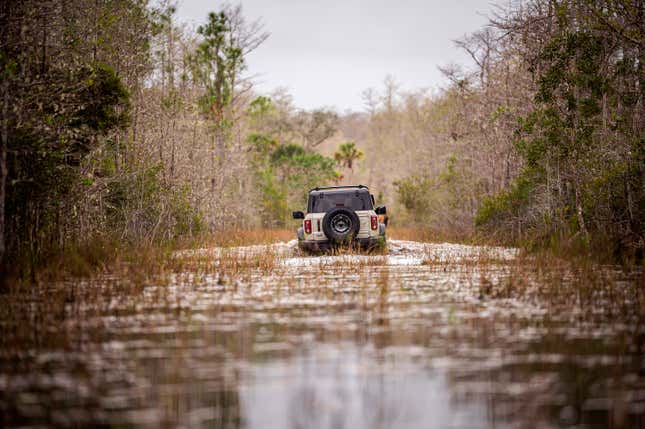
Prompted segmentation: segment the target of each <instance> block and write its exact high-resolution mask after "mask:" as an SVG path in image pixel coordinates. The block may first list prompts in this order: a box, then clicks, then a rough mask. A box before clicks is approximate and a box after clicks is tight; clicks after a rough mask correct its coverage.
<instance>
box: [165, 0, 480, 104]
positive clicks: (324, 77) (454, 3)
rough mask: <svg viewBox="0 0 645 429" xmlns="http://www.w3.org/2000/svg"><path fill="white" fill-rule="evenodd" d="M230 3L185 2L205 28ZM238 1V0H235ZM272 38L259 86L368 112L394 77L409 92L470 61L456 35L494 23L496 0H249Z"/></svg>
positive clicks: (260, 54)
mask: <svg viewBox="0 0 645 429" xmlns="http://www.w3.org/2000/svg"><path fill="white" fill-rule="evenodd" d="M222 3H223V2H220V1H212V0H211V1H203V0H180V3H179V9H178V13H177V18H178V21H180V22H184V23H188V24H194V25H197V24H199V23H202V22H203V21H204V19H205V17H206V15H207V14H208V12H210V11H212V10H218V9H219V8H220V7H221V5H222ZM231 3H232V4H237V3H236V2H235V1H232V2H231ZM241 3H242V7H243V12H244V15H245V16H246V18H247V19H248V20H249V21H252V20H255V19H258V18H260V19H261V20H262V22H263V23H264V26H265V29H266V30H267V31H268V32H269V33H270V36H269V39H268V40H267V41H266V42H265V43H264V44H263V45H262V46H260V47H259V48H258V49H257V50H256V51H255V52H253V53H251V54H250V55H249V57H248V58H247V60H248V73H249V74H251V75H253V76H255V78H254V81H255V83H256V89H257V91H258V92H261V93H268V92H270V91H272V90H273V89H275V88H277V87H286V88H287V89H288V91H289V93H290V94H291V95H292V96H293V98H294V102H295V104H296V105H297V106H298V107H302V108H308V109H309V108H314V107H322V106H326V107H332V108H336V109H338V110H339V111H343V110H345V109H351V110H363V100H362V98H361V92H362V91H363V90H365V89H366V88H369V87H374V88H376V89H377V90H379V89H381V88H382V82H383V79H384V78H385V76H386V75H387V74H391V75H392V76H393V77H394V78H395V80H396V81H397V82H398V83H399V84H400V85H401V88H402V89H404V90H405V89H417V88H429V89H431V90H434V89H437V88H439V87H440V86H442V85H443V84H445V82H446V81H445V80H444V78H443V77H442V76H441V73H440V72H439V71H438V70H437V66H441V65H446V64H449V63H459V64H468V58H467V56H466V55H465V54H464V53H463V52H461V51H459V50H458V49H456V48H455V47H454V44H453V43H452V40H454V39H457V38H460V37H462V36H463V35H464V34H466V33H469V32H472V31H475V30H477V29H479V28H480V27H481V26H483V25H484V24H486V22H487V18H486V15H488V14H489V12H490V10H491V7H492V6H491V2H490V1H489V0H446V1H442V0H399V1H384V0H273V1H271V0H242V1H241Z"/></svg>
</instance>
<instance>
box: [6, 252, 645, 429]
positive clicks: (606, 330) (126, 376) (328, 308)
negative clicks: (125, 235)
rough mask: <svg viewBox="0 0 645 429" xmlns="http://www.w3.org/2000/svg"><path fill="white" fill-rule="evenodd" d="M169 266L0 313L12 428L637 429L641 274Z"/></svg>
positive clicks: (402, 257)
mask: <svg viewBox="0 0 645 429" xmlns="http://www.w3.org/2000/svg"><path fill="white" fill-rule="evenodd" d="M175 257H176V258H177V259H180V260H186V261H188V262H187V263H186V264H185V265H184V266H183V267H182V268H181V269H179V270H177V272H175V273H173V274H172V275H170V276H169V278H168V279H166V280H165V281H163V282H158V283H153V284H150V283H145V284H144V285H134V284H133V282H132V281H131V279H128V278H116V277H112V278H110V277H105V278H101V279H98V280H96V281H93V282H76V283H66V284H64V285H54V286H52V288H51V290H48V291H44V292H40V293H34V292H31V293H25V294H24V296H21V297H20V299H16V297H13V298H12V302H11V303H8V302H7V301H6V298H3V299H5V301H3V302H2V310H1V313H0V323H1V326H2V333H3V336H4V338H3V340H2V344H3V350H2V355H1V360H0V413H1V414H2V420H0V423H4V426H16V427H20V426H24V427H27V426H29V427H37V426H57V427H91V426H96V425H97V424H99V425H103V426H104V427H186V428H188V427H211V428H238V427H248V428H348V429H349V428H352V429H353V428H435V427H436V428H504V427H512V428H525V427H526V428H549V427H578V428H582V427H585V428H587V427H589V428H595V427H614V428H622V427H624V428H639V427H640V428H642V427H645V359H644V356H645V327H644V326H643V312H642V309H641V308H640V305H639V302H641V301H639V300H640V299H642V294H643V285H642V279H643V277H642V274H641V273H632V274H629V275H628V274H625V273H623V272H621V271H619V270H616V269H615V268H613V267H598V269H597V270H598V272H599V273H597V274H598V275H597V276H595V277H594V279H596V280H594V281H593V282H592V280H586V279H581V276H582V273H579V272H575V271H574V272H572V271H571V270H568V269H564V268H562V269H557V268H555V267H541V266H540V264H539V263H538V261H534V260H532V259H530V258H529V259H522V261H521V262H518V252H517V251H516V250H514V249H504V248H482V247H472V246H462V245H453V244H421V243H415V242H409V241H396V240H391V241H390V244H389V254H387V255H339V256H302V255H298V254H297V252H296V251H295V243H293V242H291V243H281V244H275V245H272V246H250V247H244V248H233V249H202V250H194V251H184V252H180V253H178V254H176V255H175ZM191 261H192V262H191ZM195 261H197V262H195ZM585 281H589V282H590V283H589V285H588V286H585V285H581V284H580V283H581V282H585ZM61 290H65V291H69V290H72V291H74V292H73V293H71V292H65V293H61V292H60V291H61ZM70 294H71V295H70ZM52 297H56V298H55V299H58V300H62V302H58V303H56V302H53V300H55V299H54V298H52ZM52 313H55V314H52ZM0 426H2V424H0Z"/></svg>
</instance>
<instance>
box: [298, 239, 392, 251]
mask: <svg viewBox="0 0 645 429" xmlns="http://www.w3.org/2000/svg"><path fill="white" fill-rule="evenodd" d="M384 242H385V236H382V235H381V236H378V237H369V238H356V239H354V241H353V243H351V244H352V245H355V246H358V247H360V248H361V249H363V250H368V249H373V248H375V247H378V246H380V245H382V243H384ZM332 247H338V245H337V244H336V245H334V244H332V243H330V242H329V240H318V241H314V240H298V248H299V249H300V250H306V251H308V252H326V251H328V250H329V249H331V248H332Z"/></svg>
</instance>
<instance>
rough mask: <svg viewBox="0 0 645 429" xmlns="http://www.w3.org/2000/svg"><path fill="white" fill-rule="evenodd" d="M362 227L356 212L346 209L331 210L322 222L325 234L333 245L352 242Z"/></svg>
mask: <svg viewBox="0 0 645 429" xmlns="http://www.w3.org/2000/svg"><path fill="white" fill-rule="evenodd" d="M360 227H361V223H360V220H359V219H358V215H357V214H356V212H355V211H354V210H352V209H348V208H346V207H336V208H333V209H331V210H329V211H328V212H327V213H326V214H325V217H323V220H322V228H323V232H324V233H325V235H326V236H327V238H328V239H329V241H331V242H332V243H345V242H350V241H352V240H353V239H354V238H355V237H356V235H357V234H358V230H359V229H360Z"/></svg>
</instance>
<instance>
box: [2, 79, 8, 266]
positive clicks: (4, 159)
mask: <svg viewBox="0 0 645 429" xmlns="http://www.w3.org/2000/svg"><path fill="white" fill-rule="evenodd" d="M8 83H9V81H8V78H7V77H5V78H4V82H3V84H2V130H1V131H0V270H2V267H3V265H4V257H5V240H4V238H5V200H6V184H7V149H8V145H9V143H8V141H9V84H8Z"/></svg>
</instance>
